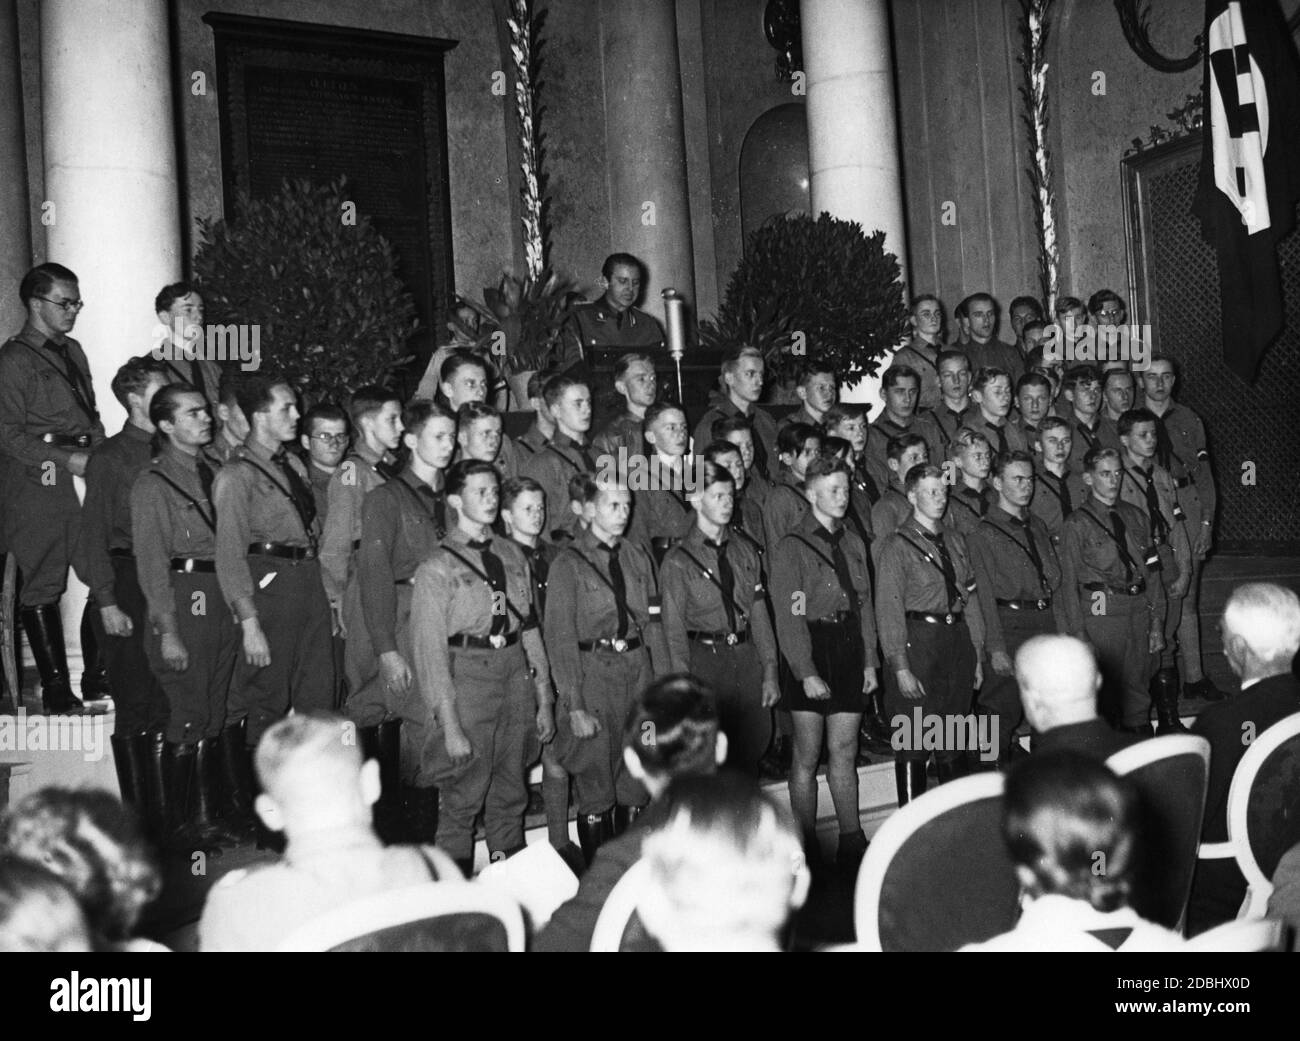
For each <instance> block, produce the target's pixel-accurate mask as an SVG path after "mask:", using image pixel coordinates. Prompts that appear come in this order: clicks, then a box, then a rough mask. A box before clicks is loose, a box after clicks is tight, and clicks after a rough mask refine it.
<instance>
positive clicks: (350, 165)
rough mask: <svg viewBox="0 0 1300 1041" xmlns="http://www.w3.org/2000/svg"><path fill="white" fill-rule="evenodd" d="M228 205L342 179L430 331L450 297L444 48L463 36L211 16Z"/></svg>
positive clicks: (443, 318) (442, 321)
mask: <svg viewBox="0 0 1300 1041" xmlns="http://www.w3.org/2000/svg"><path fill="white" fill-rule="evenodd" d="M203 20H204V21H205V22H206V23H207V24H208V25H210V26H211V27H212V29H213V33H214V36H215V44H216V59H217V76H218V91H219V99H220V109H221V144H222V150H221V155H222V181H223V185H224V189H225V205H226V212H227V213H233V212H234V208H233V207H234V199H235V196H236V195H237V193H238V192H240V191H248V192H249V194H250V195H252V196H253V197H254V198H262V197H265V196H268V195H272V194H274V193H275V192H276V191H278V190H279V188H280V184H281V182H282V181H284V180H285V179H286V178H288V179H291V180H292V179H296V178H306V179H307V180H310V181H313V182H315V183H318V184H323V183H326V182H329V181H332V180H334V179H336V178H338V177H340V176H342V177H346V178H347V182H348V197H349V198H350V199H351V200H352V201H353V202H355V203H356V205H357V212H358V213H359V214H361V215H363V216H365V217H368V218H369V219H370V220H371V221H372V222H373V223H374V225H375V227H376V228H377V229H378V230H379V231H380V233H381V234H383V235H384V237H385V238H387V239H388V241H389V242H390V243H391V244H392V246H393V249H394V250H395V251H396V254H397V265H398V274H399V275H400V276H401V278H402V279H403V280H404V281H405V282H406V285H407V288H408V289H409V290H410V292H411V295H412V297H414V299H415V307H416V312H417V314H418V315H419V318H420V323H421V325H422V326H423V327H424V328H425V329H426V330H435V331H436V330H441V329H444V328H446V322H447V313H448V308H449V305H450V302H451V299H452V296H453V293H454V277H453V272H452V256H451V217H450V214H451V200H450V193H449V188H448V177H447V111H446V91H445V81H444V73H443V55H444V54H445V53H446V52H447V51H449V50H450V49H451V48H453V47H454V46H456V43H455V41H452V40H440V39H436V38H432V37H429V38H425V37H418V36H402V35H398V34H395V33H381V32H368V31H364V30H360V29H340V28H335V27H331V26H319V25H310V24H306V23H299V22H285V21H278V20H272V19H265V18H248V17H243V16H236V15H223V14H207V15H205V16H204V19H203Z"/></svg>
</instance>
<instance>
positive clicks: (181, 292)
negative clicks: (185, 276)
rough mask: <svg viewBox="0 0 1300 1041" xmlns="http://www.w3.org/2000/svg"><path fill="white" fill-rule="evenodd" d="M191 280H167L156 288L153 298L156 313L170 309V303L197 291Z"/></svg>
mask: <svg viewBox="0 0 1300 1041" xmlns="http://www.w3.org/2000/svg"><path fill="white" fill-rule="evenodd" d="M197 292H198V290H197V289H195V288H194V284H193V283H192V282H185V281H180V282H169V283H168V284H167V285H165V286H163V287H162V288H161V289H160V290H158V295H157V296H155V297H154V298H153V309H154V311H155V312H157V313H161V312H163V311H170V310H171V309H172V304H174V303H176V301H177V300H179V299H181V297H185V296H189V295H190V294H191V293H197Z"/></svg>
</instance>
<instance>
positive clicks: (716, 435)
mask: <svg viewBox="0 0 1300 1041" xmlns="http://www.w3.org/2000/svg"><path fill="white" fill-rule="evenodd" d="M742 430H743V431H748V433H749V434H750V435H751V436H752V435H753V433H754V424H753V421H752V420H751V419H750V418H749V417H748V416H740V415H736V416H720V417H719V418H717V419H715V420H714V421H713V425H712V426H711V427H709V436H710V437H712V438H713V440H714V441H725V440H727V435H728V434H738V433H740V432H741V431H742Z"/></svg>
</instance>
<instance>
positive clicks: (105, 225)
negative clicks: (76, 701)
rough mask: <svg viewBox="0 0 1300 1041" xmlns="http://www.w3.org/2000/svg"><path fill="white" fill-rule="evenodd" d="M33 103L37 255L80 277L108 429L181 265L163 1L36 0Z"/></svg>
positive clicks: (73, 653) (69, 625) (74, 657)
mask: <svg viewBox="0 0 1300 1041" xmlns="http://www.w3.org/2000/svg"><path fill="white" fill-rule="evenodd" d="M41 105H42V110H43V122H44V144H45V195H46V199H47V200H48V202H50V203H52V204H53V206H54V209H53V212H52V218H53V219H52V220H51V222H50V223H49V225H48V226H47V227H46V258H47V259H48V260H51V261H55V262H57V263H60V264H63V265H64V266H66V267H69V268H71V269H72V270H73V271H75V272H76V273H77V276H78V278H79V279H80V283H81V285H80V288H81V295H82V299H84V300H85V301H86V307H85V310H83V311H82V312H81V316H80V318H79V319H78V321H77V325H76V328H75V329H74V330H73V335H74V336H75V337H76V338H77V339H78V340H80V341H81V344H82V345H83V346H84V347H85V349H86V355H87V357H88V358H89V359H90V367H91V376H92V378H93V380H94V385H95V395H96V398H97V399H98V401H99V409H100V414H101V416H102V417H103V420H104V426H105V428H106V430H107V431H108V433H109V434H114V433H116V432H117V431H118V430H120V429H121V428H122V424H123V422H124V421H125V418H126V416H125V414H124V412H123V410H122V408H121V406H119V405H118V403H117V401H116V400H115V399H114V398H113V395H112V393H111V392H110V390H109V382H110V381H111V380H112V378H113V374H114V373H115V372H116V371H117V370H118V368H119V367H120V366H121V365H122V363H123V362H124V361H126V360H127V359H128V358H130V357H132V356H134V355H139V354H143V353H144V352H146V351H147V350H149V348H150V346H151V345H152V340H151V334H152V329H153V326H154V324H155V323H156V321H157V319H156V318H155V317H154V313H153V298H154V296H155V295H156V294H157V292H158V290H159V289H161V288H162V287H163V286H164V285H166V284H167V283H168V282H173V281H175V280H176V279H178V278H179V277H180V276H181V273H182V262H181V235H180V201H179V197H178V194H177V191H178V189H177V180H176V142H175V135H174V132H173V121H172V80H171V52H170V47H169V42H168V32H167V3H166V0H134V2H133V3H131V4H130V5H124V4H122V3H120V2H119V0H42V3H41ZM85 597H86V588H85V586H83V585H81V583H80V582H78V581H77V580H76V578H75V575H74V576H73V577H72V579H71V580H70V582H69V586H68V594H67V595H66V596H64V598H63V623H64V632H65V634H66V636H67V642H68V657H69V668H70V669H71V670H72V673H73V675H74V676H79V675H80V647H79V639H78V636H77V633H78V631H79V626H80V620H81V612H82V607H83V605H84V603H85Z"/></svg>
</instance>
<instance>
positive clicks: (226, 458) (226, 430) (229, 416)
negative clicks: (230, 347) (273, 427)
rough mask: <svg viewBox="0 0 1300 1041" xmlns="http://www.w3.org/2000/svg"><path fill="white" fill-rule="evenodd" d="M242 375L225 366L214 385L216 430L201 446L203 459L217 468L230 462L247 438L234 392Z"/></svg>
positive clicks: (245, 427)
mask: <svg viewBox="0 0 1300 1041" xmlns="http://www.w3.org/2000/svg"><path fill="white" fill-rule="evenodd" d="M244 378H245V374H244V373H241V372H239V371H237V370H232V369H227V370H226V371H225V372H223V373H222V374H221V382H220V384H219V385H218V387H217V410H216V412H215V413H214V415H213V419H214V420H215V421H216V433H215V434H213V436H212V441H211V442H210V443H209V444H206V445H204V446H203V458H204V459H205V460H206V461H207V463H208V465H209V466H212V467H214V468H218V469H219V468H220V467H223V466H225V465H226V463H228V462H230V460H231V459H232V458H233V457H234V454H235V450H236V449H238V448H239V447H240V446H241V445H243V443H244V441H245V440H246V439H247V437H248V430H249V427H248V417H247V416H245V415H244V410H243V409H242V408H240V407H239V397H238V395H237V394H236V391H237V389H238V387H239V384H240V382H241V381H242V380H243V379H244Z"/></svg>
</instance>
